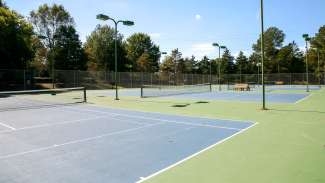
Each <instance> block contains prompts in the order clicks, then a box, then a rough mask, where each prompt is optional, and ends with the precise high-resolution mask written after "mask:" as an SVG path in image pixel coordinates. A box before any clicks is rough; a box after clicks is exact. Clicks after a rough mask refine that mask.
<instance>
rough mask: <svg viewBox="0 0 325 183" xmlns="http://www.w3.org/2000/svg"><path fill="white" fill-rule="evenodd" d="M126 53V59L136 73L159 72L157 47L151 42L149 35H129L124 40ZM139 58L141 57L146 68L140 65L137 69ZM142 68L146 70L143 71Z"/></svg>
mask: <svg viewBox="0 0 325 183" xmlns="http://www.w3.org/2000/svg"><path fill="white" fill-rule="evenodd" d="M126 51H127V58H128V59H129V61H130V63H131V64H132V66H133V68H135V70H136V71H141V72H157V71H158V70H159V59H160V51H159V47H158V46H157V45H155V44H154V43H153V42H152V40H151V38H150V36H149V35H147V34H144V33H135V34H133V35H131V36H130V37H129V38H128V39H127V40H126ZM143 54H145V55H144V56H145V57H143ZM140 57H142V58H141V60H142V63H146V64H148V66H145V67H143V65H142V66H140V67H137V66H139V65H138V64H137V63H138V60H139V59H140ZM145 58H146V59H147V60H146V61H144V60H143V59H145ZM144 68H146V70H143V69H144Z"/></svg>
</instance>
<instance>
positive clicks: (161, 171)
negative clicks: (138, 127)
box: [136, 123, 258, 183]
mask: <svg viewBox="0 0 325 183" xmlns="http://www.w3.org/2000/svg"><path fill="white" fill-rule="evenodd" d="M257 124H258V123H255V124H253V125H252V126H250V127H248V128H246V129H243V130H241V131H239V132H237V133H235V134H233V135H231V136H229V137H227V138H225V139H223V140H221V141H219V142H217V143H215V144H213V145H211V146H209V147H207V148H205V149H203V150H201V151H199V152H197V153H195V154H193V155H191V156H189V157H187V158H185V159H183V160H181V161H178V162H177V163H175V164H173V165H170V166H168V167H166V168H164V169H162V170H160V171H158V172H156V173H153V174H151V175H149V176H147V177H140V180H139V181H137V182H136V183H142V182H144V181H147V180H149V179H151V178H153V177H155V176H157V175H159V174H161V173H163V172H166V171H167V170H170V169H172V168H174V167H176V166H178V165H180V164H182V163H184V162H185V161H187V160H190V159H192V158H194V157H196V156H198V155H200V154H202V153H204V152H206V151H208V150H210V149H212V148H214V147H216V146H217V145H220V144H222V143H224V142H226V141H228V140H229V139H231V138H233V137H235V136H237V135H239V134H241V133H244V132H245V131H247V130H249V129H250V128H253V127H254V126H256V125H257Z"/></svg>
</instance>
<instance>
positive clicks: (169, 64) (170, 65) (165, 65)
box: [160, 56, 175, 73]
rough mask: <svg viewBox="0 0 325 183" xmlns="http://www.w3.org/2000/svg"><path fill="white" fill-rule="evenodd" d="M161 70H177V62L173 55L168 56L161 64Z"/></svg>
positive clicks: (171, 71) (165, 71)
mask: <svg viewBox="0 0 325 183" xmlns="http://www.w3.org/2000/svg"><path fill="white" fill-rule="evenodd" d="M160 71H161V72H164V73H174V72H175V62H174V59H173V57H172V56H166V57H165V59H164V60H163V62H162V64H160Z"/></svg>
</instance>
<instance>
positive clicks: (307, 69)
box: [302, 34, 311, 92]
mask: <svg viewBox="0 0 325 183" xmlns="http://www.w3.org/2000/svg"><path fill="white" fill-rule="evenodd" d="M302 37H303V38H304V39H305V42H306V79H307V88H306V91H307V92H309V68H308V42H309V41H310V40H311V39H310V37H309V35H308V34H303V35H302Z"/></svg>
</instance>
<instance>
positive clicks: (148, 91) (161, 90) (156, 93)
mask: <svg viewBox="0 0 325 183" xmlns="http://www.w3.org/2000/svg"><path fill="white" fill-rule="evenodd" d="M211 91H212V85H211V84H210V83H206V84H197V85H179V86H163V85H144V86H142V87H141V97H142V98H149V97H163V96H173V95H183V94H194V93H206V92H211Z"/></svg>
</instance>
